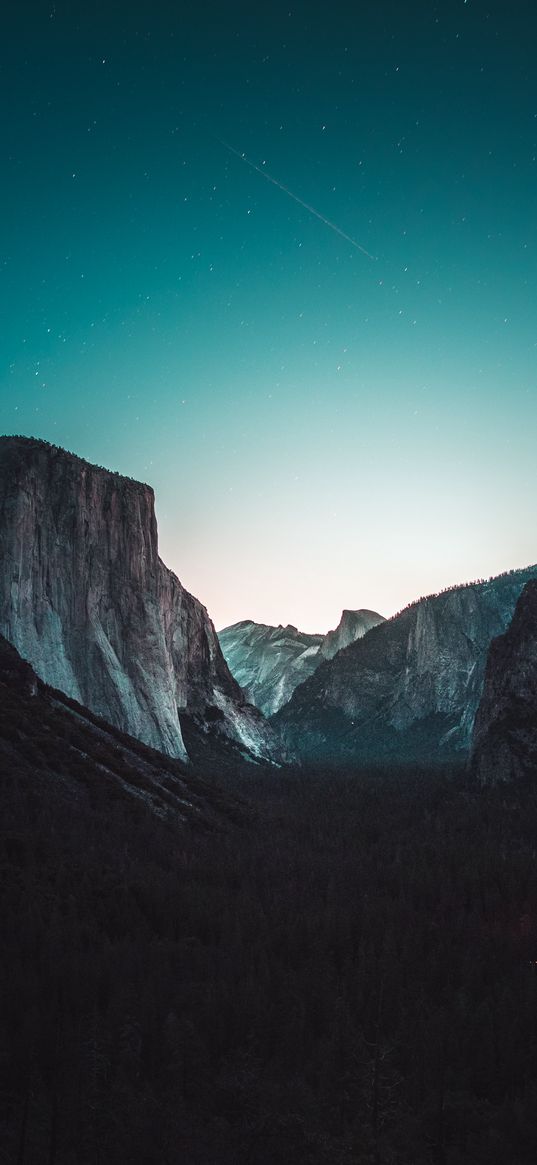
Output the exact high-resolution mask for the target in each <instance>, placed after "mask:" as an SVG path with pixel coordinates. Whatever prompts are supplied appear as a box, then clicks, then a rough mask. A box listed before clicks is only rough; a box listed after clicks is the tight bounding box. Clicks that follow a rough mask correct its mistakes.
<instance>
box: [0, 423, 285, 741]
mask: <svg viewBox="0 0 537 1165" xmlns="http://www.w3.org/2000/svg"><path fill="white" fill-rule="evenodd" d="M0 633H1V634H3V635H4V636H5V637H6V639H8V640H9V642H10V643H13V644H14V645H15V647H16V648H17V649H18V650H19V652H20V653H21V655H22V656H23V658H25V659H27V660H28V661H29V662H30V663H31V665H32V666H33V667H34V668H35V671H36V673H37V674H38V676H39V677H40V678H41V679H42V680H44V681H45V682H46V683H49V684H51V685H52V686H54V687H55V688H59V689H60V690H61V691H63V692H65V693H66V694H67V695H68V696H70V697H72V698H73V699H75V700H77V701H78V702H79V703H81V704H83V705H84V706H85V707H87V708H90V709H91V710H92V711H93V712H95V713H97V714H99V715H101V716H103V717H105V718H106V720H108V721H109V722H110V723H112V724H114V725H116V726H117V727H118V728H120V729H121V730H122V731H124V732H128V733H129V734H130V735H132V736H135V737H137V738H138V739H140V740H142V741H144V743H146V744H148V745H151V746H152V747H154V748H157V749H159V750H160V751H162V752H165V753H167V754H169V755H170V756H176V757H180V758H183V759H185V758H186V755H187V754H186V750H185V745H184V741H183V736H182V731H181V722H180V718H181V715H187V716H189V717H193V718H195V719H197V720H198V722H199V723H202V724H203V725H204V726H205V728H206V730H207V731H208V732H211V733H212V734H218V735H219V736H224V737H225V736H227V737H229V738H230V739H231V740H234V741H236V742H238V743H239V744H240V745H241V746H242V747H243V748H244V749H245V750H247V751H248V752H249V753H250V754H253V755H254V756H256V757H268V756H270V755H272V749H273V746H274V741H273V737H272V733H271V730H270V729H269V727H268V725H267V724H266V722H265V721H264V720H263V718H262V717H261V716H260V714H259V712H258V711H257V709H255V708H253V707H252V706H250V705H248V703H247V701H246V698H245V696H244V694H243V693H242V691H241V689H240V687H239V685H238V684H237V683H236V681H235V680H234V679H233V677H232V676H231V674H230V672H229V669H228V667H227V664H226V662H225V660H224V657H223V655H222V652H221V649H220V645H219V642H218V638H217V635H216V632H215V629H214V627H213V624H212V623H211V620H210V619H209V616H208V614H207V611H206V610H205V607H203V606H202V604H201V603H200V602H198V600H197V599H195V598H193V596H192V595H190V594H189V593H188V592H187V591H186V590H185V589H184V587H183V586H182V585H181V583H180V582H179V580H178V578H177V577H176V576H175V574H173V573H172V571H171V570H168V568H167V567H166V566H165V565H164V563H163V562H162V561H161V559H160V558H159V556H158V544H157V524H156V519H155V510H154V495H153V490H152V489H151V488H150V487H149V486H147V485H144V484H142V483H140V482H137V481H132V480H131V479H130V478H126V477H121V476H120V475H119V474H114V473H110V472H108V471H107V470H105V469H101V468H99V467H97V466H94V465H89V464H88V463H87V462H86V461H82V460H81V459H80V458H78V457H75V456H74V455H72V454H70V453H66V452H65V451H64V450H62V449H57V448H55V447H54V446H51V445H48V444H47V443H46V442H43V441H34V440H31V439H27V438H18V437H3V438H0Z"/></svg>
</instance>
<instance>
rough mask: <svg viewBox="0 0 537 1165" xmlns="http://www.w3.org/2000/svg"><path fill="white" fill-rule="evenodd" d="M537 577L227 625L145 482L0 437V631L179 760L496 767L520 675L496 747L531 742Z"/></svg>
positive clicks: (527, 571)
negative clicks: (297, 622)
mask: <svg viewBox="0 0 537 1165" xmlns="http://www.w3.org/2000/svg"><path fill="white" fill-rule="evenodd" d="M535 580H537V566H529V567H527V568H524V569H522V570H514V571H511V572H508V573H505V574H503V575H500V576H498V577H496V578H492V579H489V580H488V581H480V582H475V583H471V584H465V585H462V586H458V587H453V588H451V589H449V590H447V591H445V592H442V593H440V594H437V595H431V596H428V597H426V598H423V599H419V600H417V601H416V602H414V603H412V604H410V605H409V606H408V607H407V608H405V610H403V611H401V612H400V613H399V614H398V615H396V616H394V617H392V618H390V619H387V620H386V619H384V618H383V617H382V616H381V615H379V614H377V613H376V612H374V611H370V610H364V609H359V610H345V611H343V613H342V617H341V620H340V623H339V625H338V627H337V628H336V629H335V630H334V631H331V632H329V633H328V634H327V635H321V634H308V633H305V632H301V631H299V630H298V629H297V628H296V627H294V626H292V625H287V626H282V625H279V626H278V627H271V626H268V625H266V624H257V623H254V622H252V621H251V620H243V621H241V622H239V623H236V624H234V625H233V626H231V627H226V628H224V629H223V630H222V631H220V633H219V635H217V634H216V631H215V629H214V625H213V623H212V621H211V619H210V618H209V615H208V613H207V611H206V609H205V607H204V606H203V605H202V604H201V603H200V602H199V600H197V599H196V598H194V597H193V596H192V595H190V594H189V593H188V591H186V590H185V588H184V587H183V586H182V584H181V583H180V581H179V579H178V578H177V576H176V575H175V574H174V573H173V572H172V571H171V570H169V569H168V567H166V566H165V564H164V563H163V562H162V560H161V559H160V557H159V554H158V537H157V525H156V519H155V510H154V495H153V491H152V489H151V488H150V486H148V485H145V484H143V483H140V482H137V481H133V480H131V479H130V478H126V477H122V476H120V475H118V474H115V473H111V472H109V471H107V470H105V469H102V468H100V467H98V466H94V465H90V464H89V463H88V462H86V461H83V460H81V459H80V458H78V457H76V456H75V455H73V454H71V453H67V452H65V451H64V450H62V449H58V448H56V447H54V446H51V445H49V444H48V443H46V442H43V441H37V440H33V439H30V438H24V437H3V438H0V635H3V636H4V637H5V639H6V641H8V642H9V643H10V644H12V645H13V647H14V648H16V650H17V651H18V652H19V653H20V656H21V657H22V659H23V660H25V661H27V663H28V664H29V665H30V666H31V668H32V669H33V670H34V672H35V674H36V676H37V677H38V679H39V680H40V681H41V682H43V683H45V684H47V685H49V686H50V687H51V688H54V689H56V690H58V691H60V692H62V693H63V694H64V695H65V696H66V697H68V698H69V699H71V700H74V701H76V702H77V704H78V705H80V706H82V707H83V708H85V709H86V710H87V712H88V714H92V715H96V716H98V717H102V718H104V720H105V721H106V722H107V723H108V724H109V725H110V726H111V727H115V728H116V729H118V730H120V731H121V732H123V733H126V734H128V735H129V736H130V737H131V738H135V739H137V740H139V741H140V742H142V743H143V744H145V745H146V746H149V747H151V748H153V749H156V750H158V751H159V752H160V753H162V754H164V755H166V756H168V757H172V758H175V759H177V760H180V761H182V762H187V761H188V758H189V756H191V755H192V754H193V753H195V755H196V758H197V763H199V762H200V759H201V758H202V757H203V756H204V755H205V756H209V754H210V755H212V756H215V755H216V754H217V753H218V750H220V751H221V752H222V755H228V754H229V751H230V750H231V754H232V755H234V756H235V758H236V759H238V757H239V756H242V757H243V758H244V757H246V758H248V759H249V760H250V761H255V762H257V763H259V762H264V761H270V762H276V763H279V764H280V763H282V762H283V763H286V762H287V761H289V760H293V761H297V762H299V763H301V764H306V765H310V764H312V763H314V764H317V763H329V764H330V765H344V766H347V765H349V764H351V765H356V764H359V765H360V764H364V763H367V764H370V763H373V764H385V763H387V762H388V763H393V762H397V763H398V762H422V763H429V762H431V761H434V762H436V761H438V760H450V759H453V758H455V759H457V758H458V759H460V760H465V759H466V758H467V756H468V755H469V753H470V750H471V751H472V757H473V760H472V765H473V768H474V771H476V772H478V773H479V779H480V780H483V781H496V780H497V779H498V768H501V767H502V765H503V761H501V762H500V761H499V760H498V756H499V754H498V752H497V749H496V744H495V743H494V742H495V741H497V740H498V739H499V737H498V732H499V727H498V725H499V722H500V721H502V716H503V711H502V709H504V708H505V706H506V704H507V703H509V701H511V705H512V701H513V693H514V692H515V691H516V692H518V697H517V699H519V704H518V706H517V707H518V712H517V715H518V713H520V716H521V717H522V719H523V720H524V716H525V717H526V719H525V721H524V723H525V724H526V728H524V729H523V728H521V727H520V725H519V727H518V728H513V727H511V729H509V733H508V736H509V741H508V744H506V743H505V734H504V744H503V745H502V748H503V752H502V753H501V755H502V756H504V755H505V757H507V756H508V754H509V757H511V761H512V758H513V755H514V754H513V748H514V743H513V742H514V741H515V740H516V741H518V742H519V743H520V741H521V740H522V739H523V740H524V742H525V745H528V748H529V752H530V753H531V754H532V755H533V753H532V749H533V745H532V744H531V740H530V737H531V732H530V731H529V728H528V724H529V723H530V722H531V719H532V716H533V708H534V703H535V701H534V693H533V688H532V684H533V672H532V670H531V667H532V666H533V665H532V663H531V661H532V660H533V658H534V656H535V651H536V649H535V641H534V638H533V635H534V630H532V626H533V625H532V623H531V618H530V616H531V613H532V611H533V608H534V603H535V598H534V590H533V589H532V587H534V586H535V585H536V583H535ZM526 584H531V585H530V587H529V590H528V591H527V592H526V591H525V592H524V593H525V598H524V602H523V604H522V607H521V612H522V613H520V612H519V610H518V608H517V612H518V613H517V615H516V617H515V619H514V620H513V625H512V628H511V629H510V630H509V628H510V624H511V620H512V619H513V615H514V613H515V608H516V607H517V601H518V600H519V598H520V596H521V594H522V592H523V591H524V588H525V587H526ZM532 604H533V605H532ZM502 636H503V637H504V638H503V639H502V638H501V637H502ZM498 637H500V638H498ZM491 644H492V647H491ZM489 649H490V655H489ZM487 658H488V659H489V662H488V664H487ZM528 661H529V662H528ZM509 677H511V679H509ZM511 705H510V706H511ZM478 708H479V713H478ZM477 713H478V714H477ZM476 714H477V717H476ZM513 715H514V714H513V713H512V709H511V712H510V713H509V716H510V717H511V720H512V724H514V723H515V721H516V717H515V718H514V719H513V718H512V717H513ZM474 722H475V730H474ZM502 723H503V721H502ZM510 723H511V721H510ZM516 723H518V721H516ZM504 728H505V724H504ZM187 736H188V741H187V739H186V737H187ZM531 739H533V738H531ZM530 745H531V747H530ZM215 749H216V753H215V751H214V750H215ZM495 749H496V752H495ZM204 750H205V751H204ZM211 750H212V751H211ZM222 750H223V751H222ZM233 750H235V752H233ZM506 750H507V751H506ZM515 751H516V750H515ZM525 755H528V753H527V750H526V752H525ZM511 761H509V762H508V760H507V759H506V761H505V765H506V771H507V770H509V772H511V771H513V772H519V771H520V764H518V762H517V763H515V762H514V761H513V763H512V764H511ZM531 763H533V761H532V762H531ZM522 767H524V766H522Z"/></svg>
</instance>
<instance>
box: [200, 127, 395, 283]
mask: <svg viewBox="0 0 537 1165" xmlns="http://www.w3.org/2000/svg"><path fill="white" fill-rule="evenodd" d="M217 141H219V142H220V145H221V146H224V149H226V150H229V152H230V154H235V157H236V158H240V160H241V162H245V163H246V165H247V166H250V169H251V170H256V171H257V173H258V174H261V177H262V178H266V180H267V182H272V185H273V186H277V187H278V189H279V190H283V192H284V194H288V195H289V198H292V199H294V201H295V202H298V205H299V206H303V207H304V210H307V211H309V213H310V214H313V215H315V218H318V219H320V221H321V222H324V224H325V226H327V227H330V230H331V231H335V232H336V235H340V237H341V238H342V239H345V241H346V242H347V243H350V244H351V245H352V246H353V247H356V250H357V251H361V252H362V255H367V258H368V259H372V260H373V262H376V258H377V256H376V255H371V254H370V252H369V251H366V249H365V247H362V245H361V243H357V242H356V239H351V236H350V235H346V234H345V231H342V230H341V227H338V226H336V224H335V222H330V219H329V218H325V216H324V214H320V212H319V211H318V210H315V207H314V206H310V205H309V203H307V202H304V200H303V199H302V198H299V197H298V194H293V191H292V190H289V188H288V187H287V186H284V184H283V182H278V179H277V178H273V177H272V174H269V173H268V171H267V170H263V169H262V168H261V166H256V164H255V162H251V161H250V158H247V157H246V154H241V153H239V150H236V149H235V148H234V147H233V146H230V145H229V142H225V141H224V140H223V138H217Z"/></svg>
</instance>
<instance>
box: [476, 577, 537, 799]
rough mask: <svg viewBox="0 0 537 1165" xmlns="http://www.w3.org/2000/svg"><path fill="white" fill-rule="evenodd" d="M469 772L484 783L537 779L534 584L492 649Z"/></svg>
mask: <svg viewBox="0 0 537 1165" xmlns="http://www.w3.org/2000/svg"><path fill="white" fill-rule="evenodd" d="M472 769H473V772H474V773H475V775H476V776H477V778H478V779H479V780H480V781H481V782H482V783H483V784H496V783H497V782H498V781H509V780H514V779H519V778H523V777H534V778H537V581H532V582H529V583H527V584H526V586H525V587H524V590H523V592H522V594H521V596H520V598H519V600H518V603H517V605H516V609H515V613H514V615H513V619H512V621H511V623H510V625H509V627H508V629H507V631H506V632H505V634H504V635H501V636H499V637H498V638H497V639H494V640H493V641H492V644H491V646H490V650H489V654H488V659H487V668H486V673H485V684H484V689H483V695H482V698H481V702H480V705H479V708H478V710H477V715H476V719H475V727H474V734H473V740H472Z"/></svg>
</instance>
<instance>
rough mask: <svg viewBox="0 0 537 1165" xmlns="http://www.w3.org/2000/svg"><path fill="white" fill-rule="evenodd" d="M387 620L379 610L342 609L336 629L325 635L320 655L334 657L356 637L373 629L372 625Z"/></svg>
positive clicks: (328, 657)
mask: <svg viewBox="0 0 537 1165" xmlns="http://www.w3.org/2000/svg"><path fill="white" fill-rule="evenodd" d="M385 622H386V620H385V618H384V616H383V615H379V614H378V612H377V611H367V610H359V611H342V614H341V619H340V621H339V623H338V625H337V627H336V629H335V631H329V632H328V634H327V635H325V637H324V639H323V642H322V643H321V646H320V649H319V655H320V656H321V658H322V659H333V658H334V656H335V655H336V654H337V652H338V651H341V649H342V648H343V647H348V646H349V644H350V643H354V642H355V640H356V639H362V637H363V636H364V635H365V634H366V632H367V631H371V628H372V627H377V626H378V624H379V623H385Z"/></svg>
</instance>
